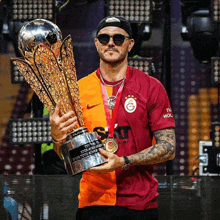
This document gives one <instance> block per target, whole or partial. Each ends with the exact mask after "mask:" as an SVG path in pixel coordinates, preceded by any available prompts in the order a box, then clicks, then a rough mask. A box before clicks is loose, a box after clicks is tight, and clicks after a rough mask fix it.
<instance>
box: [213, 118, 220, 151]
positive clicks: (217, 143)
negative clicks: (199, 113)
mask: <svg viewBox="0 0 220 220" xmlns="http://www.w3.org/2000/svg"><path fill="white" fill-rule="evenodd" d="M212 144H213V146H214V147H217V148H218V149H220V122H214V123H212Z"/></svg>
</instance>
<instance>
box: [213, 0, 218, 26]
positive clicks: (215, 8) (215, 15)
mask: <svg viewBox="0 0 220 220" xmlns="http://www.w3.org/2000/svg"><path fill="white" fill-rule="evenodd" d="M211 11H212V18H213V21H214V22H218V23H219V22H220V1H219V0H212V3H211Z"/></svg>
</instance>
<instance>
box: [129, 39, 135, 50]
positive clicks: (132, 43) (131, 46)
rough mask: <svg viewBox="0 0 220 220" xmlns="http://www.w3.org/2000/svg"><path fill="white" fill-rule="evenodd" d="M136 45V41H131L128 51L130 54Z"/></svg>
mask: <svg viewBox="0 0 220 220" xmlns="http://www.w3.org/2000/svg"><path fill="white" fill-rule="evenodd" d="M134 44H135V41H134V39H130V42H129V46H128V51H129V52H130V51H131V49H132V48H133V46H134Z"/></svg>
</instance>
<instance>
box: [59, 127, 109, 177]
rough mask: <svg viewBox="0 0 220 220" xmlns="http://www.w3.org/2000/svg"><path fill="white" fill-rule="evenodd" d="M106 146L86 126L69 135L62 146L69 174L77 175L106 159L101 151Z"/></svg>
mask: <svg viewBox="0 0 220 220" xmlns="http://www.w3.org/2000/svg"><path fill="white" fill-rule="evenodd" d="M99 148H104V146H103V144H102V142H101V140H99V139H98V137H97V135H96V133H95V132H88V131H87V129H86V128H78V129H77V130H75V131H73V132H72V133H70V134H69V135H68V136H67V141H66V143H64V144H63V145H62V146H61V150H62V154H63V157H64V165H65V168H66V171H67V173H68V174H69V175H75V174H78V173H81V172H83V171H86V170H88V169H90V168H92V167H95V166H98V165H101V164H103V163H105V162H106V161H105V160H104V158H103V157H102V156H101V155H100V153H99Z"/></svg>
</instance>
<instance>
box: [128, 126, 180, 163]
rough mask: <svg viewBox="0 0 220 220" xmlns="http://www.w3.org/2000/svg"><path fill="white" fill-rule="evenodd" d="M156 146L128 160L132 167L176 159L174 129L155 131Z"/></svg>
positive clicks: (131, 156)
mask: <svg viewBox="0 0 220 220" xmlns="http://www.w3.org/2000/svg"><path fill="white" fill-rule="evenodd" d="M153 134H154V136H155V138H156V144H155V145H153V146H151V147H149V148H147V149H145V150H143V151H141V152H139V153H136V154H133V155H130V156H129V157H128V158H129V160H130V161H131V165H151V164H157V163H162V162H165V161H167V160H172V159H173V158H174V157H175V146H176V141H175V130H174V128H168V129H163V130H159V131H155V132H154V133H153Z"/></svg>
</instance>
